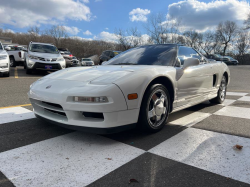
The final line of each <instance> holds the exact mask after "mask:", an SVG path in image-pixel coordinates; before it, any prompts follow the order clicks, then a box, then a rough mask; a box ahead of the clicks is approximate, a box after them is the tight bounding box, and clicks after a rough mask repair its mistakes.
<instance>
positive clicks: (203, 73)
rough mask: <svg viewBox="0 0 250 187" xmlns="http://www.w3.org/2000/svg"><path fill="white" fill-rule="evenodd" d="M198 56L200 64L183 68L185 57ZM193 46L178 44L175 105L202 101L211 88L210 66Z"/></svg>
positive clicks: (179, 105)
mask: <svg viewBox="0 0 250 187" xmlns="http://www.w3.org/2000/svg"><path fill="white" fill-rule="evenodd" d="M188 58H198V59H199V60H200V64H199V65H196V66H191V67H188V68H187V69H185V70H184V69H183V68H182V66H183V64H184V61H185V59H188ZM204 60H205V59H204V57H202V56H201V55H200V54H199V53H198V52H197V51H195V50H194V49H193V48H190V47H185V46H180V47H179V50H178V61H179V62H180V64H181V65H180V67H177V68H176V73H177V74H176V75H177V76H176V81H177V106H178V107H181V106H185V105H192V104H193V103H198V102H200V101H204V100H205V99H206V98H207V93H208V92H209V89H211V85H212V78H211V72H212V71H211V70H210V66H209V65H207V63H206V62H205V61H204Z"/></svg>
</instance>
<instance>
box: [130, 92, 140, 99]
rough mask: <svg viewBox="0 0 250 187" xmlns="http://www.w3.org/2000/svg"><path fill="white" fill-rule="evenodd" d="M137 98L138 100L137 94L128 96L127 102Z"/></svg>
mask: <svg viewBox="0 0 250 187" xmlns="http://www.w3.org/2000/svg"><path fill="white" fill-rule="evenodd" d="M137 98H138V95H137V93H133V94H128V100H133V99H137Z"/></svg>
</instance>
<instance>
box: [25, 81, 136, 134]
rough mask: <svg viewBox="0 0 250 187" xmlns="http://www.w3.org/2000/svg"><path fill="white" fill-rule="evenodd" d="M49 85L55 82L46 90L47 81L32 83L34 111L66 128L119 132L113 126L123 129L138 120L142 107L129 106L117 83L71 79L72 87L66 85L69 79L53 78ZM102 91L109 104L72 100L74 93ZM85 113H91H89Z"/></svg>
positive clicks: (31, 93)
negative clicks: (97, 83)
mask: <svg viewBox="0 0 250 187" xmlns="http://www.w3.org/2000/svg"><path fill="white" fill-rule="evenodd" d="M41 82H42V81H41ZM47 82H48V81H46V83H47ZM49 84H50V85H52V86H51V88H50V89H46V86H48V84H45V85H43V84H40V85H39V83H38V84H37V85H34V86H32V88H31V90H30V92H29V93H28V96H29V98H30V101H31V104H32V106H33V108H34V113H35V114H36V115H38V116H40V117H42V118H45V119H47V120H50V121H53V122H54V123H57V124H61V125H62V126H66V127H67V128H76V127H79V128H82V129H83V130H84V129H85V130H86V129H87V131H91V130H89V128H94V129H95V128H97V129H95V130H94V131H93V132H95V133H101V132H100V131H103V132H106V131H107V133H108V132H110V131H113V130H114V131H116V129H113V130H112V128H116V127H121V129H123V128H127V127H122V126H125V125H128V124H135V123H137V120H138V115H139V109H133V110H128V109H127V103H126V101H125V98H124V96H123V93H122V92H121V90H120V89H119V88H118V87H117V86H116V85H113V84H112V85H105V86H103V88H100V87H102V86H100V85H83V83H82V82H74V81H71V82H70V84H71V85H70V86H72V88H70V86H69V87H65V85H64V84H66V85H67V82H66V81H55V82H53V81H50V82H49ZM33 87H34V88H33ZM99 89H100V90H102V92H100V91H99ZM100 93H101V95H102V96H107V97H108V99H109V102H108V103H79V102H74V101H73V99H72V96H74V95H75V96H93V97H95V96H100ZM51 103H52V104H51ZM85 113H89V114H92V115H91V116H86V115H85ZM95 114H101V115H102V117H95V116H94V115H95ZM129 127H131V126H129ZM98 129H99V130H98ZM105 129H106V130H105ZM118 131H119V130H118Z"/></svg>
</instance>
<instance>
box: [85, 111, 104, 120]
mask: <svg viewBox="0 0 250 187" xmlns="http://www.w3.org/2000/svg"><path fill="white" fill-rule="evenodd" d="M82 115H84V117H85V118H98V119H104V116H103V113H95V112H82Z"/></svg>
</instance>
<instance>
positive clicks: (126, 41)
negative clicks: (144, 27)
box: [115, 27, 142, 50]
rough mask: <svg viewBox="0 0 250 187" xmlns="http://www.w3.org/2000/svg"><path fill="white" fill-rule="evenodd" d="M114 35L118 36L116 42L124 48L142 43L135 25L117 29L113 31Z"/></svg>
mask: <svg viewBox="0 0 250 187" xmlns="http://www.w3.org/2000/svg"><path fill="white" fill-rule="evenodd" d="M115 35H116V37H117V38H118V43H119V44H120V45H121V46H122V47H123V49H124V50H127V49H130V48H133V47H136V46H139V45H141V44H142V36H141V33H140V32H139V31H138V29H137V28H136V27H135V28H130V29H127V30H122V29H118V30H116V31H115Z"/></svg>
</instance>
